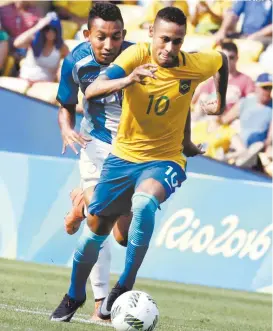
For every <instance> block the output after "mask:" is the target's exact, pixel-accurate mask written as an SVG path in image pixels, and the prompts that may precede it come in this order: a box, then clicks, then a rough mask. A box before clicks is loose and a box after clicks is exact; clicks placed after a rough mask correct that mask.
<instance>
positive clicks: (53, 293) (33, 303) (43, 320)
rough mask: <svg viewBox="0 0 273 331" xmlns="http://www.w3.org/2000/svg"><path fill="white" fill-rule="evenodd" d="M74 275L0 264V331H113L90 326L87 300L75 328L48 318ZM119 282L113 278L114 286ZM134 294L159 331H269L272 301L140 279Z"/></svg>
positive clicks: (53, 269) (22, 264)
mask: <svg viewBox="0 0 273 331" xmlns="http://www.w3.org/2000/svg"><path fill="white" fill-rule="evenodd" d="M69 278H70V270H69V269H67V268H60V267H56V266H47V265H38V264H32V263H25V262H18V261H10V260H4V259H0V285H1V287H0V330H1V331H11V330H24V331H41V330H42V331H46V330H58V331H62V330H77V331H84V330H89V331H90V330H94V331H96V330H101V331H103V330H113V329H112V328H109V327H107V328H106V327H104V326H98V325H93V324H90V323H88V319H89V316H90V314H91V313H92V311H93V300H92V295H91V289H90V285H89V284H88V300H87V302H86V304H85V306H84V307H83V308H82V309H80V310H79V313H78V314H76V315H75V319H72V321H71V323H56V322H50V321H49V319H48V317H49V315H50V313H51V311H52V310H54V309H55V307H56V306H57V305H58V304H59V302H60V300H61V299H62V296H63V295H64V294H65V293H66V290H67V287H68V284H69ZM115 280H116V277H112V281H111V283H112V284H113V283H114V281H115ZM135 289H138V290H142V291H145V292H148V293H149V294H151V295H152V296H153V298H154V299H155V301H156V302H157V304H158V307H159V311H160V318H159V324H158V327H157V328H156V330H158V331H270V330H271V316H272V315H271V313H272V310H271V304H272V299H271V295H266V294H257V293H247V292H239V291H230V290H223V289H215V288H209V287H203V286H192V285H185V284H177V283H169V282H160V281H151V280H146V279H139V280H138V281H137V283H136V286H135Z"/></svg>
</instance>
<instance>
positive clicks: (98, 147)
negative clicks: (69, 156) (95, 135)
mask: <svg viewBox="0 0 273 331" xmlns="http://www.w3.org/2000/svg"><path fill="white" fill-rule="evenodd" d="M110 151H111V145H109V144H106V143H104V142H102V141H100V140H98V139H93V140H91V141H90V142H88V144H87V147H86V148H85V149H84V148H82V149H81V154H80V161H79V168H80V176H81V188H82V189H83V190H84V191H85V190H86V191H87V192H86V194H89V195H90V196H92V193H93V189H92V188H94V187H95V186H96V184H97V183H98V181H99V178H100V175H101V171H102V167H103V163H104V160H105V159H106V158H107V156H108V155H109V153H110Z"/></svg>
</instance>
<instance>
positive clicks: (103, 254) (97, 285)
mask: <svg viewBox="0 0 273 331" xmlns="http://www.w3.org/2000/svg"><path fill="white" fill-rule="evenodd" d="M110 248H111V247H110V242H109V238H108V239H107V240H105V241H104V243H103V247H102V248H101V250H100V253H99V257H98V260H97V262H96V264H95V265H94V267H93V269H92V271H91V274H90V276H89V278H90V281H91V286H92V289H93V293H94V298H95V300H98V299H102V298H105V297H106V296H107V295H108V293H109V280H110V266H111V251H110Z"/></svg>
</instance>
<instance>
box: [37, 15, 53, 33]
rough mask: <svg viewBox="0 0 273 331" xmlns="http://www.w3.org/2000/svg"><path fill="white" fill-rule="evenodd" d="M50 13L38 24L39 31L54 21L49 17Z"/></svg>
mask: <svg viewBox="0 0 273 331" xmlns="http://www.w3.org/2000/svg"><path fill="white" fill-rule="evenodd" d="M49 14H50V13H48V14H47V15H46V16H45V17H43V18H41V19H40V20H39V21H38V23H37V24H36V28H37V29H38V30H42V29H43V28H44V27H46V26H47V25H49V23H50V22H51V21H52V16H51V15H49Z"/></svg>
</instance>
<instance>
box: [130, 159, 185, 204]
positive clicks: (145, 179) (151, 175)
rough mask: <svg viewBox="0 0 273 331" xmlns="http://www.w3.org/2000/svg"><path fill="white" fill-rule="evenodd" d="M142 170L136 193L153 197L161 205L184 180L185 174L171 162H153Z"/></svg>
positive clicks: (178, 166)
mask: <svg viewBox="0 0 273 331" xmlns="http://www.w3.org/2000/svg"><path fill="white" fill-rule="evenodd" d="M150 165H151V166H149V167H147V168H146V169H143V171H142V173H141V175H140V177H139V178H138V180H137V183H136V192H144V193H147V194H150V195H153V196H154V197H156V198H157V199H158V201H159V202H160V203H161V202H163V201H165V200H167V199H168V198H169V197H170V195H171V194H172V193H174V192H175V190H176V188H179V187H180V186H181V184H182V183H183V181H185V180H186V173H185V171H184V169H183V168H181V166H180V165H178V164H177V163H175V162H172V161H155V162H151V164H150Z"/></svg>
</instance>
